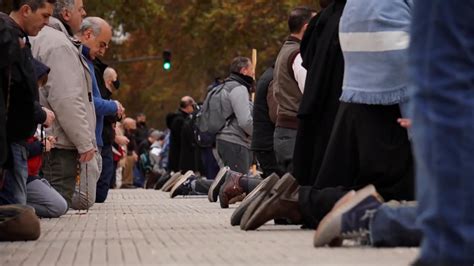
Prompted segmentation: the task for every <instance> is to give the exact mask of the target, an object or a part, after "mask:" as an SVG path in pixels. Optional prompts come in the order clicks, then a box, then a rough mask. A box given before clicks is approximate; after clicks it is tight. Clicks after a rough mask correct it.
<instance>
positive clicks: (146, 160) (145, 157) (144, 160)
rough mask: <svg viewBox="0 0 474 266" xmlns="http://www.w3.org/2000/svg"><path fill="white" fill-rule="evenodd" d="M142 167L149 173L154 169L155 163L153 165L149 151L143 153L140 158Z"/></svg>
mask: <svg viewBox="0 0 474 266" xmlns="http://www.w3.org/2000/svg"><path fill="white" fill-rule="evenodd" d="M139 162H140V163H139V164H140V168H141V170H143V172H144V173H149V172H151V170H152V169H153V165H151V161H150V155H149V153H148V152H145V153H142V154H141V155H140V160H139Z"/></svg>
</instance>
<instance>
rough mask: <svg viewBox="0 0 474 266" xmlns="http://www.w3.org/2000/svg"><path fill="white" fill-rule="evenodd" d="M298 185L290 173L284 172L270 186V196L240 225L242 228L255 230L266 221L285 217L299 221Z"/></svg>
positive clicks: (292, 220) (295, 221)
mask: <svg viewBox="0 0 474 266" xmlns="http://www.w3.org/2000/svg"><path fill="white" fill-rule="evenodd" d="M298 193H299V185H298V183H297V182H296V180H295V178H294V177H293V176H292V175H291V174H285V175H284V176H283V177H282V179H280V181H278V183H277V184H275V186H274V187H273V188H272V191H271V196H270V198H268V199H266V200H264V201H263V202H262V204H261V205H260V206H259V207H258V208H257V209H256V210H255V212H254V213H253V214H252V215H251V217H250V219H249V220H248V222H247V223H246V224H245V225H243V226H242V224H241V228H242V229H243V230H255V229H257V228H259V227H260V226H262V225H264V224H265V223H266V222H268V221H270V220H273V219H279V218H286V219H289V220H291V222H292V223H299V222H301V220H302V214H301V211H300V209H299V204H298Z"/></svg>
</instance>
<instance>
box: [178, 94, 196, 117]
mask: <svg viewBox="0 0 474 266" xmlns="http://www.w3.org/2000/svg"><path fill="white" fill-rule="evenodd" d="M195 103H196V102H195V101H194V99H193V98H192V97H191V96H184V97H183V98H181V101H180V103H179V108H180V109H181V110H182V111H183V112H186V113H188V114H191V113H192V112H194V107H193V105H194V104H195Z"/></svg>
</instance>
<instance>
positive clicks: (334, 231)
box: [313, 185, 383, 247]
mask: <svg viewBox="0 0 474 266" xmlns="http://www.w3.org/2000/svg"><path fill="white" fill-rule="evenodd" d="M368 196H374V197H376V198H378V199H379V200H381V202H383V199H382V197H381V196H380V195H379V194H378V193H377V190H376V189H375V187H374V186H373V185H368V186H366V187H364V188H363V189H361V190H359V191H357V192H356V193H355V195H353V196H352V197H349V196H348V198H346V200H345V202H342V203H340V204H338V205H339V206H338V207H337V208H336V207H335V208H333V210H331V211H330V212H329V213H328V214H327V215H326V216H325V217H324V218H323V220H322V221H321V222H320V223H319V226H318V228H317V229H316V232H315V233H314V238H313V245H314V247H322V246H325V245H327V244H330V243H331V242H332V241H333V240H334V239H337V237H338V236H339V234H340V232H341V221H340V219H339V221H337V218H338V217H341V216H342V215H343V214H344V213H345V212H347V211H348V210H350V209H351V208H353V207H354V206H356V205H357V204H359V203H360V202H361V201H362V200H364V199H365V198H367V197H368ZM339 242H340V241H339Z"/></svg>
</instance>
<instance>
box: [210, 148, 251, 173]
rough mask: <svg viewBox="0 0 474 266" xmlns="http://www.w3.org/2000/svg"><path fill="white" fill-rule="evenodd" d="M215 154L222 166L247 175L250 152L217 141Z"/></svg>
mask: <svg viewBox="0 0 474 266" xmlns="http://www.w3.org/2000/svg"><path fill="white" fill-rule="evenodd" d="M217 152H218V153H219V157H220V158H221V160H222V162H223V163H224V166H228V167H229V168H230V169H231V170H232V171H236V172H239V173H243V174H247V173H248V172H249V170H250V165H251V164H252V152H251V151H250V150H249V149H247V147H245V146H242V145H239V144H235V143H231V142H228V141H224V140H217Z"/></svg>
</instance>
